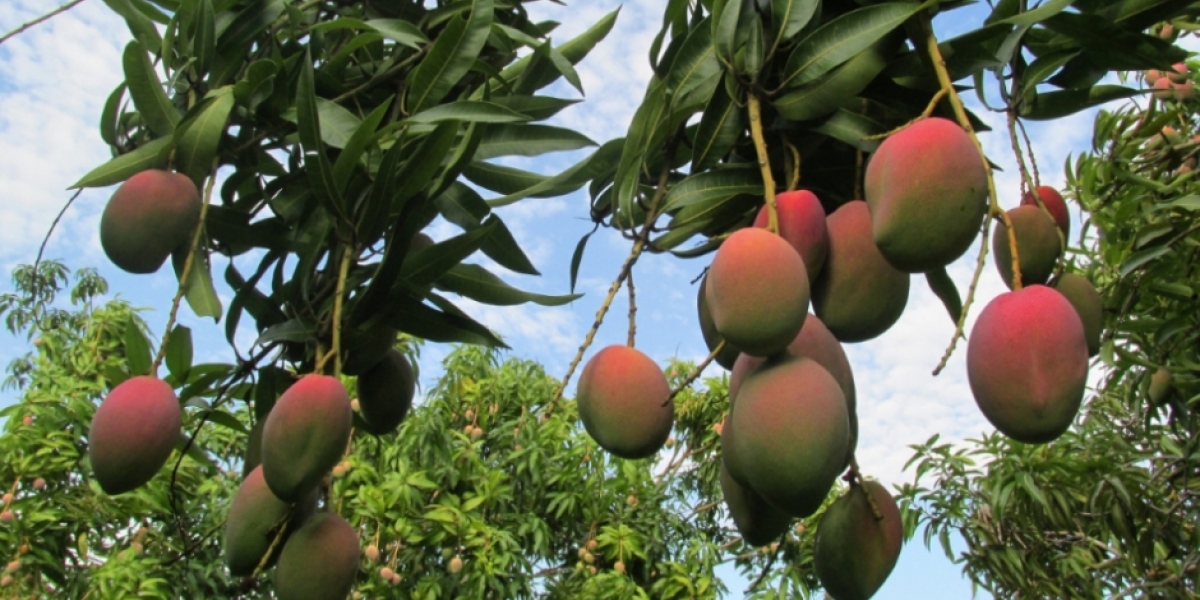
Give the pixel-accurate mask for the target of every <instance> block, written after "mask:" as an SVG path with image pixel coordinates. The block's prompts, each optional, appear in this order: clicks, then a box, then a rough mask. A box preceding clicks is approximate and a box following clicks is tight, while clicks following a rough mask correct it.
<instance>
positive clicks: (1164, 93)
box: [1154, 77, 1171, 100]
mask: <svg viewBox="0 0 1200 600" xmlns="http://www.w3.org/2000/svg"><path fill="white" fill-rule="evenodd" d="M1154 90H1155V91H1154V97H1155V98H1158V99H1159V100H1166V99H1167V98H1170V97H1171V79H1170V78H1169V77H1163V78H1162V79H1159V80H1158V81H1155V82H1154Z"/></svg>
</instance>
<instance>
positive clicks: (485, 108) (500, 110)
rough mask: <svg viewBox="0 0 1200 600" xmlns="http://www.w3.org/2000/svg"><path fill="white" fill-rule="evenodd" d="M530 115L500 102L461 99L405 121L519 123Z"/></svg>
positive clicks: (426, 122)
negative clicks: (504, 105) (506, 106)
mask: <svg viewBox="0 0 1200 600" xmlns="http://www.w3.org/2000/svg"><path fill="white" fill-rule="evenodd" d="M528 120H529V117H528V116H527V115H523V114H521V113H519V112H517V111H515V110H512V109H510V108H505V107H503V106H500V105H499V104H493V103H491V102H483V101H480V100H460V101H458V102H450V103H447V104H441V105H438V106H434V107H433V108H430V109H428V110H424V111H422V112H419V113H417V114H415V115H413V116H411V117H409V118H407V119H405V120H404V121H403V122H404V123H409V124H418V123H421V124H431V123H444V122H446V121H461V122H464V123H517V122H521V121H528Z"/></svg>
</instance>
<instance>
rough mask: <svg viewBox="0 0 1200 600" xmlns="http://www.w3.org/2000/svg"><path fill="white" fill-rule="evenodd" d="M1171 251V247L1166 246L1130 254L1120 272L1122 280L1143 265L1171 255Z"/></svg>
mask: <svg viewBox="0 0 1200 600" xmlns="http://www.w3.org/2000/svg"><path fill="white" fill-rule="evenodd" d="M1171 250H1172V248H1171V246H1165V245H1164V246H1155V247H1153V248H1147V249H1145V250H1139V251H1137V252H1134V253H1133V254H1130V255H1129V258H1127V259H1125V262H1124V263H1123V264H1122V265H1121V270H1120V271H1119V273H1120V277H1121V278H1122V279H1124V278H1125V277H1128V276H1129V274H1130V273H1132V272H1134V271H1136V270H1137V269H1138V267H1141V266H1142V265H1144V264H1146V263H1148V262H1150V261H1152V260H1154V259H1156V258H1160V257H1162V256H1165V255H1166V254H1168V253H1170V252H1171Z"/></svg>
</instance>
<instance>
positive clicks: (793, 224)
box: [754, 190, 829, 281]
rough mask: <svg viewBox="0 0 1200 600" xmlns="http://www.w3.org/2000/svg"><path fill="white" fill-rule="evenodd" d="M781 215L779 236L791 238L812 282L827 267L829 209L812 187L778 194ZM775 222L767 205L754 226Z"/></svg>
mask: <svg viewBox="0 0 1200 600" xmlns="http://www.w3.org/2000/svg"><path fill="white" fill-rule="evenodd" d="M775 206H776V215H777V216H778V218H779V236H780V237H782V238H783V239H785V240H787V242H788V243H789V244H791V245H792V248H795V249H796V253H797V254H799V255H800V258H802V259H804V269H805V272H807V273H808V279H809V281H812V280H814V279H816V278H817V277H818V276H819V275H820V274H821V269H822V268H824V267H825V257H826V256H827V255H828V254H829V230H828V229H826V227H825V208H824V207H823V206H821V201H820V200H819V199H818V198H817V196H816V194H813V193H812V192H810V191H808V190H796V191H792V192H783V193H781V194H778V195H776V196H775ZM770 221H771V216H770V212H769V211H768V209H767V207H766V206H765V205H764V206H763V207H762V208H761V209H759V211H758V216H756V217H755V218H754V226H755V227H759V228H763V229H765V228H766V227H767V225H768V224H769V223H770Z"/></svg>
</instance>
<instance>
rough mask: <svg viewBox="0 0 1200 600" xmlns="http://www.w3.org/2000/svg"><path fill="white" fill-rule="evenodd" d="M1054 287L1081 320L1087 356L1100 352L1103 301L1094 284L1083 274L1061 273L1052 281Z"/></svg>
mask: <svg viewBox="0 0 1200 600" xmlns="http://www.w3.org/2000/svg"><path fill="white" fill-rule="evenodd" d="M1054 289H1056V290H1058V293H1060V294H1062V295H1063V297H1065V298H1066V299H1067V301H1068V302H1070V303H1071V306H1073V307H1075V312H1076V313H1078V314H1079V319H1080V320H1081V321H1082V322H1083V335H1084V337H1085V338H1087V347H1088V357H1092V356H1096V355H1097V354H1099V353H1100V333H1101V330H1102V329H1103V328H1104V301H1103V300H1102V299H1101V298H1100V292H1098V291H1096V286H1094V285H1092V282H1090V281H1088V280H1087V278H1086V277H1084V276H1083V275H1076V274H1075V273H1063V275H1062V276H1061V277H1059V278H1058V281H1055V282H1054Z"/></svg>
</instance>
